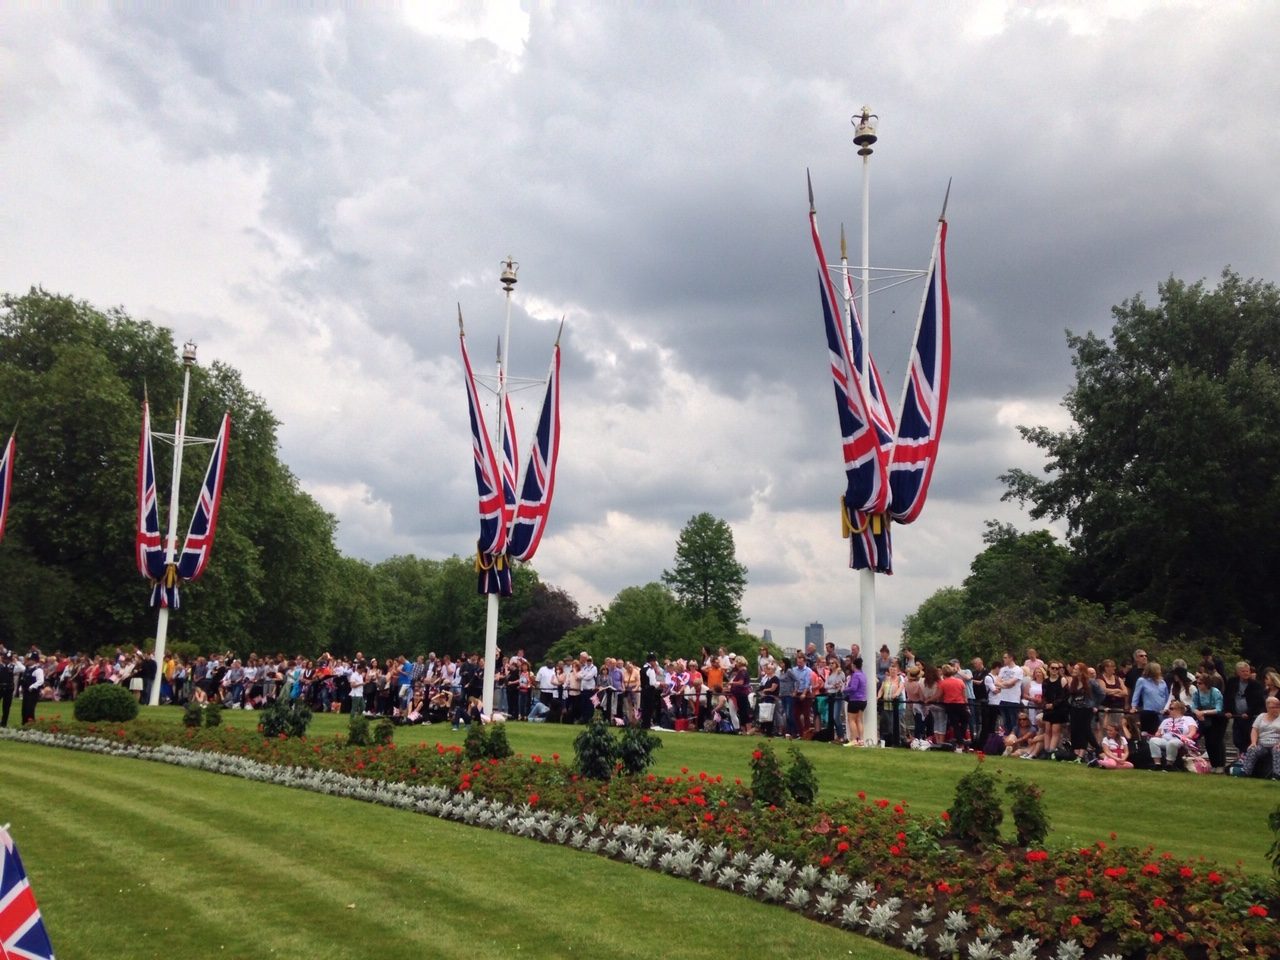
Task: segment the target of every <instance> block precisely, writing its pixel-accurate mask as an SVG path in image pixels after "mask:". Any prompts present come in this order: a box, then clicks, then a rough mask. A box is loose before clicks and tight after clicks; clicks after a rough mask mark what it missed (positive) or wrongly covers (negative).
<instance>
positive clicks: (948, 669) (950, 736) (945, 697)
mask: <svg viewBox="0 0 1280 960" xmlns="http://www.w3.org/2000/svg"><path fill="white" fill-rule="evenodd" d="M938 695H939V700H940V701H941V703H942V710H943V713H944V714H945V716H946V720H947V725H946V734H945V738H946V739H945V742H947V743H954V744H956V745H957V746H959V745H963V744H964V743H965V742H966V741H967V740H968V738H969V701H968V698H966V697H965V695H964V681H963V680H961V679H960V668H959V666H958V665H957V664H955V663H947V664H944V665H943V667H942V679H941V680H939V681H938Z"/></svg>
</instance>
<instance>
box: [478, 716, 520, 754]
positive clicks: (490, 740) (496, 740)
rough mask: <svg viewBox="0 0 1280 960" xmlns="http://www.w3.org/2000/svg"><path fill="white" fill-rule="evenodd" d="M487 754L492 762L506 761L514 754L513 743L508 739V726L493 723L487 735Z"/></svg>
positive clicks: (485, 740)
mask: <svg viewBox="0 0 1280 960" xmlns="http://www.w3.org/2000/svg"><path fill="white" fill-rule="evenodd" d="M484 742H485V747H486V750H485V752H486V753H487V754H488V755H489V758H490V759H491V760H505V759H507V757H509V756H511V754H512V753H513V751H512V749H511V741H510V740H508V739H507V725H506V724H505V723H492V724H490V725H489V729H488V731H487V732H486V733H485V738H484Z"/></svg>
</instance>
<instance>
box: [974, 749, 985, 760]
mask: <svg viewBox="0 0 1280 960" xmlns="http://www.w3.org/2000/svg"><path fill="white" fill-rule="evenodd" d="M976 756H977V758H978V762H979V763H981V762H982V761H983V760H985V759H987V755H986V754H985V753H983V752H982V751H981V750H979V751H978V752H977V754H976Z"/></svg>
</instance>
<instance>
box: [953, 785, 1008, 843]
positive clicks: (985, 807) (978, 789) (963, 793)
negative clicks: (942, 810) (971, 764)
mask: <svg viewBox="0 0 1280 960" xmlns="http://www.w3.org/2000/svg"><path fill="white" fill-rule="evenodd" d="M1003 821H1004V811H1003V810H1001V809H1000V798H999V797H998V796H997V795H996V778H995V777H993V776H992V775H991V774H989V773H987V772H986V771H984V770H983V769H982V767H980V766H979V767H978V768H977V769H975V770H973V771H972V772H970V773H966V774H965V775H964V776H963V777H961V778H960V781H959V782H958V783H957V784H956V796H955V800H954V801H952V803H951V832H952V833H953V834H955V836H956V839H958V840H959V841H960V842H961V843H964V844H968V845H969V846H981V845H982V844H989V843H995V842H996V841H998V840H999V839H1000V824H1001V823H1002V822H1003Z"/></svg>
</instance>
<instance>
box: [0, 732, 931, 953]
mask: <svg viewBox="0 0 1280 960" xmlns="http://www.w3.org/2000/svg"><path fill="white" fill-rule="evenodd" d="M330 722H332V721H331V720H329V718H326V720H325V723H330ZM513 726H514V725H513ZM317 732H320V731H317ZM444 732H445V733H450V731H447V730H446V731H444ZM539 733H541V731H539ZM554 733H555V736H552V735H551V734H545V736H546V738H547V742H553V741H554V742H560V740H561V739H564V738H567V737H568V735H569V734H568V731H555V732H554ZM453 736H455V737H456V736H459V735H453ZM565 742H567V740H565ZM524 746H525V748H526V749H527V748H528V747H527V745H524ZM0 769H3V770H4V791H3V794H0V822H4V821H6V820H7V821H11V822H12V827H11V829H12V832H13V834H14V836H15V838H16V839H17V841H18V845H19V849H20V850H21V852H22V855H23V859H24V861H25V863H26V865H27V869H28V872H29V873H30V875H31V880H32V884H33V887H34V889H35V892H36V895H37V897H38V898H39V901H40V904H41V908H42V911H43V913H44V915H45V921H46V924H47V926H48V928H49V933H50V937H51V938H52V940H53V944H54V948H55V949H56V950H57V953H58V956H59V958H60V960H79V958H91V957H119V958H125V960H131V958H165V960H167V958H171V957H175V956H190V955H193V954H194V955H200V956H216V957H227V958H249V957H254V958H259V957H267V956H270V957H282V958H292V957H298V958H312V957H325V958H327V960H343V958H352V960H357V958H366V957H368V958H373V957H376V958H377V960H399V958H405V960H425V958H434V957H441V958H446V957H448V958H453V957H467V958H487V957H518V956H528V957H538V958H541V957H550V958H558V957H608V958H610V960H626V958H636V960H652V958H653V957H658V956H666V955H679V956H683V957H690V958H700V957H707V958H725V957H737V956H748V955H751V956H858V957H868V958H871V960H877V958H902V957H905V956H907V954H904V953H901V952H899V951H896V950H890V949H888V948H885V947H883V946H881V945H880V944H877V943H875V942H873V941H869V940H865V939H863V938H860V937H855V936H853V935H851V934H847V933H844V932H842V931H840V930H837V929H834V928H831V927H825V926H822V925H820V924H816V923H813V922H811V921H808V920H805V919H804V918H802V917H798V916H796V915H794V914H791V913H789V912H787V911H784V910H782V909H779V908H774V907H766V906H764V905H762V904H759V903H756V902H753V901H749V900H746V899H745V898H743V897H740V896H737V895H734V894H728V893H724V892H721V891H718V890H713V889H707V888H705V887H702V886H699V885H697V884H695V883H692V882H689V881H682V880H675V879H672V878H669V877H665V876H662V875H659V874H656V873H654V872H651V871H645V870H639V869H637V868H634V867H629V866H626V865H624V864H619V863H614V862H612V861H608V860H605V859H604V858H602V857H596V856H592V855H590V854H585V853H579V852H577V851H574V850H569V849H566V848H559V847H553V846H550V845H547V844H540V843H535V842H533V841H531V840H525V839H521V838H518V837H512V836H509V835H506V834H499V833H495V832H491V831H487V830H481V829H477V828H472V827H467V826H463V825H460V824H455V823H448V822H443V821H440V820H436V819H434V818H431V817H425V816H421V815H417V814H412V813H406V812H403V811H397V810H390V809H387V808H383V807H377V806H373V805H371V804H364V803H359V802H356V801H352V800H342V799H337V798H333V797H322V796H318V795H315V794H310V793H304V792H302V791H297V790H289V789H287V788H283V787H275V786H270V785H265V784H254V783H248V782H245V781H242V780H236V779H233V778H230V777H220V776H217V775H214V774H208V773H201V772H194V771H189V770H183V769H180V768H176V767H167V766H163V765H161V764H155V763H147V762H143V761H136V760H123V759H116V758H108V757H101V756H96V755H89V754H79V753H73V752H70V751H64V750H54V749H48V748H44V747H36V746H30V745H26V744H16V743H7V742H0Z"/></svg>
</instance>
